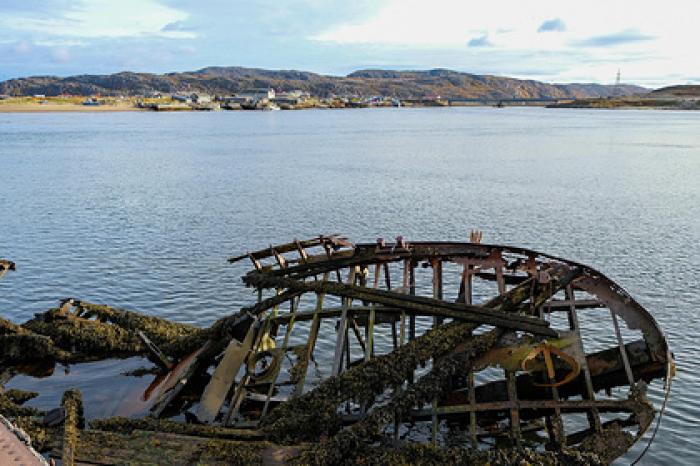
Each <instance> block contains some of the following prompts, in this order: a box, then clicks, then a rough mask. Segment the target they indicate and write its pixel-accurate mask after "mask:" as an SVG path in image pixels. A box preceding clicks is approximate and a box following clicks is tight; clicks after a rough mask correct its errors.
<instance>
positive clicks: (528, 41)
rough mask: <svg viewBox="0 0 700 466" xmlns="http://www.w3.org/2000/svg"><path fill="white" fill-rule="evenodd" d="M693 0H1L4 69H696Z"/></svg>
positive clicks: (634, 77) (647, 75) (585, 73)
mask: <svg viewBox="0 0 700 466" xmlns="http://www.w3.org/2000/svg"><path fill="white" fill-rule="evenodd" d="M698 18H700V2H696V1H691V0H666V1H665V2H664V4H663V7H659V4H658V2H653V3H652V2H649V3H648V4H647V3H646V0H645V1H638V2H634V3H632V2H610V1H609V0H606V1H601V0H588V1H586V2H575V3H574V2H565V1H561V0H556V1H555V0H531V1H527V2H524V1H521V0H520V1H516V0H490V1H489V2H483V1H481V0H479V1H472V0H431V1H419V0H375V1H369V0H353V1H347V0H345V1H339V0H277V1H272V0H258V1H255V0H251V1H239V0H211V1H208V0H0V79H8V78H12V77H18V76H28V75H47V74H50V75H70V74H82V73H111V72H117V71H123V70H131V71H146V72H168V71H186V70H195V69H198V68H202V67H205V66H210V65H222V66H226V65H240V66H250V67H261V68H272V69H301V70H308V71H315V72H319V73H325V74H341V75H343V74H347V73H349V72H351V71H353V70H356V69H360V68H392V69H428V68H450V69H455V70H460V71H467V72H472V73H479V74H497V75H507V76H514V77H519V78H525V79H539V80H543V81H548V82H600V83H611V82H612V81H614V78H615V74H616V73H617V70H618V68H620V69H621V70H622V77H623V81H625V82H630V83H636V84H641V85H646V86H651V87H655V86H661V85H665V84H672V83H689V82H695V83H700V54H698V53H697V51H696V48H697V44H698V43H699V42H700V40H698V39H700V32H698V31H700V28H699V27H698V24H699V23H698Z"/></svg>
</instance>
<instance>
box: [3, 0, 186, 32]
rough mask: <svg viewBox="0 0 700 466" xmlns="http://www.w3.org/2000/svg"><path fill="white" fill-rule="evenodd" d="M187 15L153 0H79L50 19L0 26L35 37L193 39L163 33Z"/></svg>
mask: <svg viewBox="0 0 700 466" xmlns="http://www.w3.org/2000/svg"><path fill="white" fill-rule="evenodd" d="M187 17H188V14H187V13H185V12H183V11H180V10H176V9H174V8H170V7H168V6H165V5H162V4H161V3H159V2H158V1H157V0H119V1H113V0H83V1H82V2H81V3H80V4H78V5H76V6H75V7H73V8H72V9H70V10H68V11H66V12H65V13H64V14H63V15H62V16H60V17H57V18H52V19H41V18H32V17H27V16H14V15H6V16H5V17H4V18H0V26H2V27H4V28H7V29H11V30H16V31H23V32H28V33H32V34H35V35H37V36H39V37H47V36H48V37H62V38H125V37H143V36H157V37H166V38H174V39H188V38H194V37H196V34H195V33H194V32H192V31H182V30H177V31H172V30H167V29H166V30H163V29H164V28H165V27H166V26H167V25H168V24H171V23H175V22H178V21H184V20H185V19H187Z"/></svg>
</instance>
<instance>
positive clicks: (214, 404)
mask: <svg viewBox="0 0 700 466" xmlns="http://www.w3.org/2000/svg"><path fill="white" fill-rule="evenodd" d="M254 335H255V326H254V325H251V326H250V329H249V330H248V333H247V334H246V337H245V339H244V340H243V342H240V341H238V340H236V339H235V338H232V339H231V341H230V342H229V344H228V347H227V348H226V351H225V352H224V357H223V358H222V359H221V362H220V363H219V365H218V366H217V367H216V369H215V370H214V374H213V375H212V377H211V380H210V381H209V383H208V384H207V386H206V388H205V389H204V393H203V394H202V398H201V399H200V400H199V406H198V407H197V411H196V413H195V416H197V419H198V420H199V421H200V422H204V423H207V424H209V423H212V422H214V420H215V419H216V416H217V415H218V414H219V410H220V409H221V406H222V405H223V404H224V401H225V400H226V396H227V395H228V392H229V390H230V389H231V385H233V382H234V380H235V378H236V375H237V374H238V371H239V370H240V368H241V366H242V365H243V362H244V361H245V359H246V357H247V356H248V353H249V352H250V350H251V348H252V346H253V339H254V338H253V337H254Z"/></svg>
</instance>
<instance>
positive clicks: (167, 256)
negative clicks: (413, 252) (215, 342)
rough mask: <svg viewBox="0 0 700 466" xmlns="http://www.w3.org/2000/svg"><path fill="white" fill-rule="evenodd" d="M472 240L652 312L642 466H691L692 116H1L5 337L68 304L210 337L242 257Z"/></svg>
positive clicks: (695, 193)
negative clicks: (534, 257) (657, 361)
mask: <svg viewBox="0 0 700 466" xmlns="http://www.w3.org/2000/svg"><path fill="white" fill-rule="evenodd" d="M472 228H478V229H481V230H483V231H484V232H485V233H484V235H485V238H484V241H485V242H493V243H507V244H517V245H523V246H526V247H531V248H533V249H538V250H543V251H546V252H551V253H554V254H558V255H563V256H566V257H569V258H572V259H575V260H579V261H582V262H584V263H588V264H590V265H593V266H594V267H596V268H599V269H600V270H602V271H604V272H605V273H606V274H607V275H608V276H610V277H611V278H613V279H614V280H616V281H617V282H618V283H620V284H621V285H622V286H623V287H625V288H626V289H627V290H628V291H630V292H631V293H632V295H634V296H635V297H636V298H637V299H638V300H639V301H640V302H641V303H642V304H643V305H644V306H645V307H647V308H648V309H649V310H650V311H651V312H652V314H653V315H654V316H655V317H656V319H657V320H658V321H659V322H660V323H661V325H662V327H663V328H664V330H665V331H666V333H667V335H668V338H669V340H670V343H671V346H672V349H673V350H674V352H675V355H676V358H677V362H678V376H677V378H676V379H675V381H674V385H673V391H672V396H671V402H670V406H669V408H668V411H667V414H666V417H665V418H664V421H663V423H662V426H661V430H660V432H659V434H658V437H657V440H656V442H655V443H654V445H653V446H652V448H651V451H650V452H649V454H648V455H647V456H646V457H645V459H644V463H645V464H688V465H694V464H700V450H699V449H698V448H697V446H696V442H697V438H698V437H699V436H700V401H699V400H698V396H699V395H700V385H699V383H698V382H699V381H700V363H699V362H698V361H699V359H700V345H699V344H698V341H699V338H698V337H699V332H698V324H697V322H698V318H697V317H696V312H697V306H698V304H700V290H699V289H698V278H697V277H698V273H699V272H700V265H699V264H700V113H683V112H671V111H585V110H547V109H537V108H526V109H520V108H506V109H492V108H474V109H472V108H462V109H457V108H452V109H391V110H390V109H387V110H353V111H297V112H217V113H180V114H177V113H172V114H156V113H114V114H41V115H30V114H0V256H2V257H5V258H9V259H12V260H14V261H15V262H17V264H18V270H17V272H16V273H12V274H10V275H8V276H7V277H6V278H5V279H4V280H3V281H2V282H0V313H2V315H3V316H4V317H9V318H10V319H13V320H15V321H23V320H25V319H27V318H29V317H30V316H31V315H32V314H33V313H35V312H39V311H43V310H45V309H47V308H48V307H51V306H54V305H56V303H57V302H58V300H59V299H60V298H63V297H68V296H75V297H79V298H81V299H85V300H89V301H93V302H98V303H109V304H111V305H114V306H119V307H126V308H131V309H138V310H141V311H144V312H148V313H153V314H157V315H160V316H164V317H167V318H171V319H175V320H178V321H182V322H190V323H195V324H198V325H207V324H209V323H211V322H212V321H213V320H214V319H216V318H217V317H220V316H223V315H226V314H229V313H231V312H234V311H236V310H237V309H238V308H239V307H240V306H242V305H244V304H247V303H250V302H251V301H252V300H253V299H254V296H253V294H252V292H251V291H250V290H246V289H245V288H243V286H242V285H241V283H240V280H239V278H238V277H239V275H240V274H241V273H242V272H243V271H244V270H245V267H247V264H246V265H245V266H230V265H227V263H226V258H227V257H228V256H230V255H232V254H234V253H236V252H240V251H245V250H247V249H253V248H258V247H264V246H266V245H268V244H270V243H271V242H273V243H274V242H285V241H287V240H289V239H290V238H293V237H299V238H303V237H307V236H315V235H318V234H319V233H331V232H343V233H345V234H347V235H349V236H350V237H351V238H352V239H353V240H363V241H374V239H375V238H377V237H385V238H393V237H395V236H396V235H399V234H401V235H403V236H404V237H405V238H406V239H407V240H409V241H410V240H424V239H445V240H466V239H468V235H469V231H470V229H472ZM91 377H92V378H94V379H95V380H94V383H96V384H104V379H105V378H107V377H114V374H111V375H110V374H92V375H91ZM61 388H63V387H61ZM650 396H651V398H652V399H653V401H654V402H655V403H657V405H658V403H659V402H660V399H661V396H662V390H661V387H660V384H655V385H653V386H652V387H651V390H650ZM644 443H645V441H642V442H639V443H638V444H637V445H636V446H635V448H634V449H633V450H632V451H631V452H630V453H629V454H628V455H627V456H625V457H624V458H623V459H622V461H621V462H620V463H621V464H624V463H625V462H627V463H628V462H629V461H631V460H632V459H634V458H635V457H636V454H637V453H638V452H639V451H641V449H642V447H643V444H644Z"/></svg>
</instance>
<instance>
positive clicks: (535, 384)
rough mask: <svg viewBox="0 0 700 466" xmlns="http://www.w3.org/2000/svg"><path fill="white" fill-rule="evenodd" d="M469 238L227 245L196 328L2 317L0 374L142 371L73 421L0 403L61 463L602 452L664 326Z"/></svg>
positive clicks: (573, 270)
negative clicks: (127, 388) (254, 247)
mask: <svg viewBox="0 0 700 466" xmlns="http://www.w3.org/2000/svg"><path fill="white" fill-rule="evenodd" d="M480 239H481V238H480V234H474V235H472V237H471V239H470V241H469V242H411V243H408V242H406V241H405V240H403V239H402V238H401V237H399V238H397V239H396V241H395V242H394V243H390V244H387V243H385V242H384V241H383V240H378V241H377V242H376V243H371V244H353V243H351V242H349V241H348V240H347V239H346V238H344V237H341V236H338V235H330V236H319V237H317V238H313V239H310V240H305V241H296V240H295V241H293V242H290V243H287V244H282V245H277V246H270V247H269V248H266V249H263V250H260V251H255V252H252V253H247V254H244V255H240V256H237V257H233V258H231V259H230V262H232V263H235V262H238V261H241V260H250V262H251V263H252V268H251V270H250V271H249V272H248V273H246V274H245V275H244V276H243V282H244V283H245V284H246V285H247V286H249V287H252V288H253V289H255V290H257V293H258V300H257V302H256V303H254V304H251V305H250V306H247V307H244V308H242V309H241V310H240V311H239V312H237V313H235V314H233V315H230V316H227V317H223V318H221V319H220V320H218V321H217V322H215V323H214V324H213V325H212V326H211V327H209V328H206V329H202V328H197V327H194V326H189V325H184V324H178V323H173V322H169V321H166V320H163V319H159V318H156V317H149V316H144V315H142V314H139V313H136V312H133V311H124V310H118V309H114V308H111V307H109V306H103V305H95V304H91V303H86V302H83V301H79V300H76V299H68V300H64V301H62V302H61V303H60V305H59V307H57V308H56V309H51V310H49V311H47V312H45V313H43V314H38V315H36V316H35V317H34V318H33V319H31V320H29V321H28V322H26V323H24V324H21V325H19V324H15V323H12V322H9V321H7V320H1V319H0V383H6V382H7V381H9V380H10V379H11V378H12V376H13V375H14V374H17V373H20V372H22V371H23V370H26V367H28V366H31V364H37V363H42V364H44V365H45V364H47V362H50V363H62V364H79V363H81V362H85V361H95V360H101V359H107V358H115V357H130V356H137V355H139V356H145V357H147V358H149V359H150V360H151V361H152V362H153V368H151V369H149V371H152V372H153V373H154V374H155V378H154V380H153V382H152V383H151V385H150V386H149V387H148V389H147V390H146V393H144V395H143V398H144V399H145V400H147V402H148V404H149V410H150V415H149V416H147V417H145V418H139V419H131V418H106V419H95V420H92V421H91V422H90V425H89V427H86V426H85V422H84V419H83V415H82V402H81V401H80V394H79V392H75V391H72V392H68V393H66V395H65V396H64V399H63V404H62V407H60V408H57V409H56V410H54V411H51V412H48V413H44V412H41V411H39V410H37V409H35V408H32V407H27V406H23V404H24V402H25V401H27V400H28V399H31V398H32V397H33V396H35V395H36V394H32V393H25V392H17V391H12V390H8V391H4V390H0V414H3V415H4V416H5V417H8V418H10V419H12V420H14V421H15V423H16V424H17V425H19V426H21V427H22V428H24V430H25V431H26V432H28V433H29V434H30V436H31V438H32V445H33V446H34V448H36V449H37V450H39V451H42V452H45V453H46V454H49V455H51V456H54V457H60V458H62V461H63V464H66V465H70V464H82V463H85V464H94V463H99V464H123V463H153V462H158V461H159V460H162V459H163V458H168V462H169V463H173V464H192V463H199V464H256V463H258V464H262V463H275V462H277V463H283V462H288V463H297V464H342V463H347V464H355V463H360V464H362V463H372V464H445V463H461V464H514V463H519V462H521V461H525V462H530V463H541V464H608V463H609V462H611V461H612V460H614V459H615V458H617V457H619V456H620V455H622V454H623V453H625V452H626V451H627V450H628V449H629V447H630V446H631V445H632V444H633V443H634V442H635V441H636V440H638V439H639V438H640V437H641V436H642V435H643V434H644V432H645V431H646V430H647V429H648V427H649V426H650V424H651V422H652V420H653V419H654V415H655V412H654V407H653V405H652V404H651V403H650V402H649V401H648V400H647V399H646V397H645V389H646V385H647V384H648V383H650V382H651V381H652V380H654V379H666V383H667V384H668V383H670V379H671V377H672V375H673V358H672V355H671V352H670V350H669V348H668V345H667V343H666V339H665V337H664V335H663V332H662V330H661V329H660V328H659V326H658V325H657V323H656V322H655V321H654V319H653V318H652V316H651V315H650V314H649V313H648V312H647V311H646V310H645V309H644V308H643V307H642V306H641V305H639V304H638V303H637V302H636V301H635V300H634V299H633V298H632V297H631V296H630V295H629V294H628V293H626V292H625V291H624V290H623V289H622V288H621V287H620V286H618V285H617V284H615V283H614V282H613V281H611V280H610V279H608V278H607V277H605V276H604V275H603V274H602V273H600V272H598V271H597V270H595V269H593V268H591V267H588V266H585V265H583V264H579V263H576V262H573V261H570V260H566V259H562V258H559V257H555V256H552V255H548V254H543V253H539V252H536V251H532V250H528V249H523V248H516V247H509V246H496V245H487V244H481V242H480ZM11 268H14V264H11V263H10V262H7V261H2V262H0V276H2V275H3V274H4V273H5V272H7V271H8V270H10V269H11ZM608 330H609V332H607V333H608V334H609V335H607V336H605V335H603V334H605V333H606V331H608ZM586 349H588V351H586ZM183 415H184V416H183ZM183 417H184V419H185V420H184V421H183V420H182V419H183ZM173 418H177V419H178V420H175V419H173ZM455 433H457V434H455ZM455 435H457V438H459V439H461V440H460V441H459V442H458V443H455V440H454V438H455ZM460 442H461V443H460Z"/></svg>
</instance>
